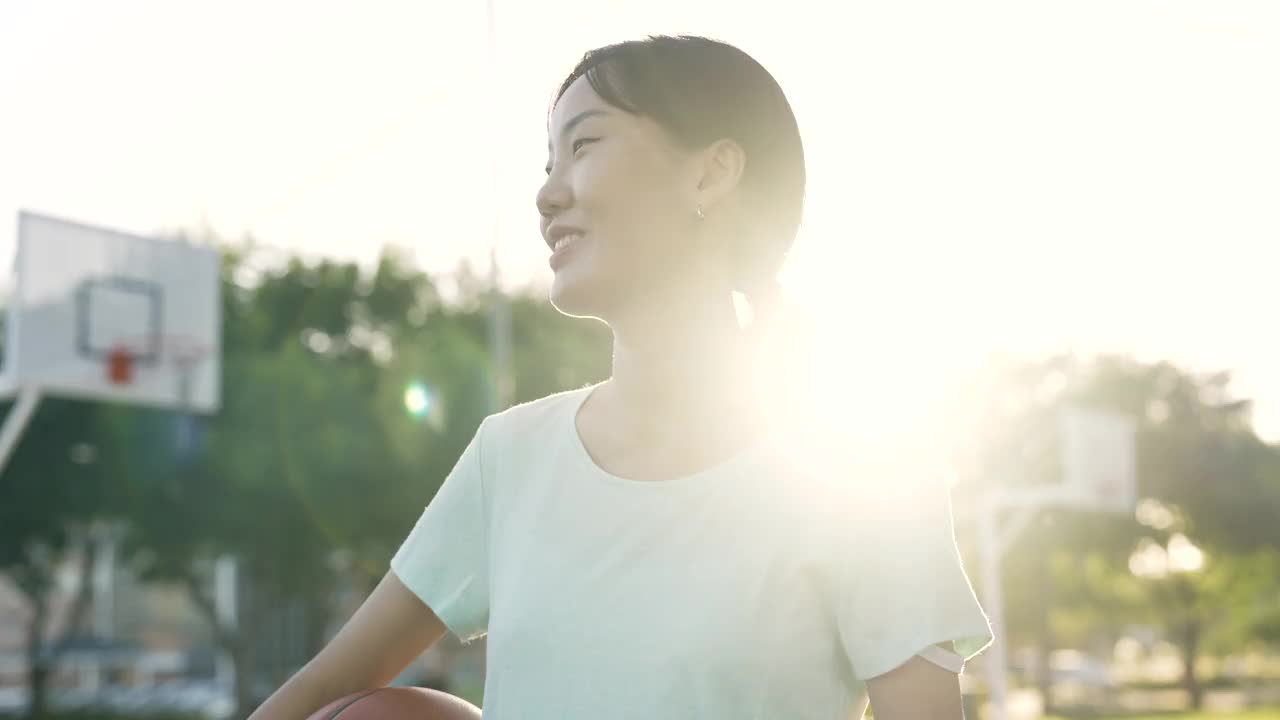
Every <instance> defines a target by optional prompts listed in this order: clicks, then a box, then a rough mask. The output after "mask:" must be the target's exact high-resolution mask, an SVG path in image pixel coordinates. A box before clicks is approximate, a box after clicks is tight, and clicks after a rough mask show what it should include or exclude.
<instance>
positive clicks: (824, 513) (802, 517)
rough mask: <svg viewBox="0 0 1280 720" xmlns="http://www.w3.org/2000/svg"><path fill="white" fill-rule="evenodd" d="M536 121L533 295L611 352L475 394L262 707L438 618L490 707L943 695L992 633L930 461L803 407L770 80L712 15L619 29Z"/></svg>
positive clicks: (818, 716)
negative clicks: (324, 634)
mask: <svg viewBox="0 0 1280 720" xmlns="http://www.w3.org/2000/svg"><path fill="white" fill-rule="evenodd" d="M548 132H549V144H548V150H549V161H548V164H547V168H546V170H547V179H546V182H545V183H544V185H543V186H542V188H541V190H540V192H539V193H538V195H537V207H538V211H539V213H540V215H541V228H542V235H543V237H544V239H545V240H546V243H547V245H548V247H549V249H551V251H552V255H551V257H550V264H551V267H552V268H553V271H554V276H555V277H554V284H553V286H552V289H551V302H552V303H553V304H554V305H555V307H556V308H557V309H558V310H559V311H560V312H562V313H564V314H566V315H571V316H575V317H590V318H597V319H599V320H602V321H603V322H605V323H607V324H608V325H609V327H610V328H611V329H612V331H613V336H614V352H613V372H612V375H611V377H610V378H609V379H608V380H606V381H604V382H602V383H599V384H596V385H592V386H590V387H586V388H581V389H578V390H573V391H569V392H565V393H560V394H556V395H553V396H550V397H546V398H543V399H541V400H537V401H534V402H530V403H526V404H524V405H520V406H517V407H514V408H511V409H509V410H506V411H504V412H501V413H498V414H495V415H493V416H490V417H488V418H486V419H485V421H484V422H483V423H482V424H481V426H480V428H479V430H478V431H477V433H476V435H475V437H474V438H473V440H472V441H471V444H470V445H469V446H468V447H467V449H466V451H465V452H464V453H463V455H462V457H461V458H460V459H459V461H458V463H457V465H456V467H455V468H454V469H453V471H452V473H451V474H450V475H449V477H448V478H447V479H446V480H445V482H444V484H443V486H442V487H441V489H440V490H439V492H438V493H437V494H436V496H435V497H434V498H433V499H432V500H431V502H430V504H429V505H428V506H427V508H426V510H425V512H424V513H423V515H422V516H421V519H420V520H419V521H418V523H417V525H416V527H415V528H414V530H413V532H412V533H411V534H410V535H409V537H408V538H407V539H406V540H405V542H404V544H403V546H402V547H401V548H400V550H399V552H398V553H396V555H395V557H394V559H393V560H392V562H391V570H390V572H388V574H387V575H386V577H385V578H384V579H383V581H382V582H381V583H380V584H379V586H378V587H377V589H376V590H375V591H374V592H373V594H372V595H371V596H370V598H369V599H368V600H367V601H366V603H365V604H364V605H363V606H362V607H361V608H360V610H359V611H358V612H357V613H356V615H355V616H354V617H353V618H352V619H351V621H350V622H349V623H348V624H347V626H346V627H344V628H343V630H342V631H341V632H340V633H339V634H338V636H337V637H335V638H334V640H333V641H332V642H331V643H330V645H329V646H328V647H326V648H325V650H324V651H323V652H322V653H320V655H319V656H317V657H316V658H315V659H314V660H313V661H312V662H311V663H309V664H308V665H307V666H306V668H304V669H303V670H302V671H300V672H299V673H298V674H297V676H295V677H294V678H292V679H291V680H290V681H289V682H288V683H287V684H286V685H285V686H284V687H283V688H281V689H280V690H279V691H278V692H277V693H276V694H275V695H274V696H272V697H271V699H269V700H268V701H267V702H266V703H265V704H264V705H263V706H262V708H260V709H259V710H258V712H257V713H255V715H254V718H280V719H282V720H283V719H284V718H302V717H305V716H306V715H307V714H308V713H309V712H311V711H312V710H314V709H316V708H318V707H320V706H321V705H323V704H324V703H325V702H327V701H328V700H331V699H334V698H336V697H339V696H341V695H343V694H346V693H349V692H354V691H356V690H359V689H363V688H368V687H376V686H379V685H382V684H385V683H387V682H389V681H390V680H391V679H392V678H393V677H395V676H396V675H397V674H398V672H399V671H400V670H401V669H402V668H403V667H404V666H405V665H406V664H407V663H409V662H410V661H411V660H412V659H413V658H415V657H417V656H418V655H419V654H420V653H421V652H423V651H424V650H425V649H426V648H427V647H428V646H430V645H431V644H432V643H433V642H434V641H435V640H437V639H438V638H439V637H441V636H442V635H443V634H444V633H445V632H446V630H447V631H452V632H454V633H455V634H456V635H458V636H459V637H460V638H463V639H470V638H475V637H478V636H480V635H485V634H487V636H488V647H487V674H486V683H485V700H484V714H485V717H486V718H497V719H498V720H504V719H506V718H536V719H539V720H541V719H544V718H545V719H547V720H551V719H555V720H586V719H587V718H591V719H592V720H595V719H597V718H637V719H640V718H643V719H645V720H650V719H652V718H700V719H702V720H719V719H723V720H743V719H744V718H770V719H772V718H778V719H788V720H808V719H812V720H845V719H846V718H850V717H860V716H861V714H862V712H863V710H864V709H865V701H863V700H862V698H863V697H864V692H863V690H864V689H865V690H866V691H867V693H868V694H869V696H870V702H871V703H872V705H873V707H874V708H875V712H876V717H877V718H878V720H901V719H905V718H912V719H915V718H940V719H941V718H960V717H961V716H962V711H961V698H960V690H959V683H958V679H957V675H958V673H959V672H960V669H961V667H962V665H963V662H964V660H965V659H966V658H967V657H969V656H971V655H972V654H974V653H976V652H977V651H979V650H980V649H981V648H982V647H984V646H985V645H986V643H987V642H988V641H989V639H990V631H989V626H988V623H987V620H986V618H985V616H984V615H983V613H982V610H981V609H980V608H979V606H978V604H977V602H976V600H975V598H974V595H973V592H972V589H971V588H970V586H969V583H968V580H967V578H966V577H965V575H964V572H963V570H962V569H961V567H960V563H959V558H958V555H957V552H956V548H955V541H954V539H953V535H952V529H951V516H950V508H949V504H948V500H947V495H946V490H945V488H944V485H943V484H942V483H941V482H937V483H936V484H932V483H930V481H929V480H928V479H924V480H923V481H922V478H924V475H922V474H921V475H917V474H916V473H915V472H914V471H909V470H907V468H908V467H916V466H917V465H919V466H924V465H927V463H920V464H917V463H904V462H903V458H902V457H888V458H886V457H885V455H886V453H885V452H884V450H883V448H880V449H874V448H866V447H859V446H857V445H856V444H855V443H853V442H852V441H851V440H849V439H847V438H842V437H841V433H840V429H839V428H838V427H835V428H833V427H826V428H821V427H816V426H815V424H814V423H806V422H804V417H805V414H804V413H805V410H804V408H805V403H806V402H812V399H805V400H804V401H803V402H797V398H796V397H795V395H796V393H795V387H796V384H795V383H793V382H791V381H792V380H794V379H795V373H796V372H798V366H796V365H794V364H792V363H791V362H790V361H789V359H788V358H790V357H791V355H792V354H791V353H788V352H779V350H787V349H789V345H788V343H789V335H788V331H789V327H788V324H787V323H786V322H784V318H785V317H786V316H785V314H784V313H783V312H782V304H781V303H782V300H781V296H780V293H779V290H778V285H777V281H776V275H777V273H778V270H779V267H780V265H781V263H782V261H783V259H784V257H785V256H786V254H787V252H788V250H789V249H790V247H791V244H792V242H793V240H794V238H795V235H796V231H797V228H798V226H799V223H800V218H801V209H802V205H803V197H804V186H805V164H804V153H803V149H802V145H801V141H800V134H799V130H798V128H797V124H796V120H795V117H794V116H793V114H792V111H791V108H790V105H789V104H788V102H787V100H786V98H785V96H784V95H783V92H782V90H781V89H780V88H779V87H778V84H777V83H776V82H775V81H774V79H773V77H772V76H771V75H770V74H769V73H768V72H767V71H766V70H765V69H764V68H763V67H761V66H760V65H759V64H758V63H757V62H756V61H755V60H753V59H752V58H751V57H750V56H748V55H747V54H746V53H744V52H742V51H741V50H739V49H737V48H734V47H732V46H730V45H727V44H724V43H721V42H717V41H713V40H709V39H706V38H700V37H690V36H680V37H650V38H647V39H644V40H638V41H633V42H626V43H621V44H618V45H612V46H608V47H604V48H600V49H598V50H593V51H591V52H588V53H587V54H586V55H585V57H584V58H583V60H582V61H581V62H580V63H579V64H578V66H577V67H576V68H574V70H573V72H572V73H570V75H569V77H568V78H566V79H565V80H564V82H563V84H562V85H561V86H560V88H559V92H558V93H556V96H555V101H554V103H553V106H552V111H551V114H550V118H549V121H548ZM735 291H737V292H740V293H742V294H743V295H744V296H745V297H746V298H747V299H748V301H749V303H750V308H751V310H752V312H753V314H754V316H755V318H754V320H753V321H752V322H751V323H750V325H749V326H748V327H746V328H743V327H740V324H739V322H738V318H737V315H736V313H735V307H734V302H733V297H732V294H733V293H734V292H735ZM823 416H824V417H832V416H834V415H833V414H831V413H823Z"/></svg>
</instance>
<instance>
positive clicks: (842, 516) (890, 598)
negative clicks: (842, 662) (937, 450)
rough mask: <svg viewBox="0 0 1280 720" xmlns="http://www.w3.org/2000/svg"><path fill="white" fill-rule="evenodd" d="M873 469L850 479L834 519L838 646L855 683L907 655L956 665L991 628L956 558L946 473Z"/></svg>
mask: <svg viewBox="0 0 1280 720" xmlns="http://www.w3.org/2000/svg"><path fill="white" fill-rule="evenodd" d="M907 464H908V465H910V464H911V463H907ZM881 469H882V473H881V474H879V475H878V477H873V478H866V477H863V478H858V479H855V480H854V482H856V483H858V485H860V486H861V487H860V489H858V490H857V491H855V492H851V493H849V494H847V495H845V496H844V497H843V501H842V502H840V503H839V506H840V512H838V513H837V514H836V515H837V516H836V518H835V521H836V522H837V524H838V528H837V531H836V534H835V537H836V538H837V539H838V540H837V541H838V542H839V543H840V544H841V547H840V548H838V549H837V551H836V555H837V557H839V558H841V561H840V562H839V563H838V567H837V569H836V570H837V578H838V583H839V584H838V587H839V597H838V600H837V610H836V614H837V624H838V628H839V632H840V640H841V643H842V644H843V646H844V650H845V652H846V654H847V656H848V658H849V662H850V665H851V666H852V668H853V671H854V674H855V675H856V676H857V677H858V678H859V679H860V680H866V679H868V678H873V677H876V676H877V675H882V674H884V673H886V672H888V671H890V670H893V669H894V668H896V667H898V666H900V665H902V664H903V663H905V662H906V661H907V660H909V659H911V657H913V656H915V655H919V656H921V657H923V658H925V659H926V660H929V661H931V662H933V663H934V664H936V665H939V666H941V667H944V668H947V669H949V670H952V671H953V672H959V671H960V670H961V669H962V668H963V664H964V661H965V660H967V659H969V658H970V657H972V656H974V655H976V654H977V653H979V652H981V651H982V650H983V649H985V648H986V647H987V645H989V644H990V642H991V639H992V634H991V626H990V624H989V622H988V620H987V617H986V614H985V613H984V612H983V611H982V608H981V606H980V605H979V604H978V601H977V598H976V597H975V595H974V592H973V588H972V586H971V585H970V583H969V579H968V577H967V576H966V575H965V571H964V568H963V567H962V565H961V561H960V554H959V551H958V549H957V547H956V541H955V533H954V529H953V525H952V517H951V501H950V494H949V492H948V490H947V487H946V484H945V475H942V474H941V473H926V472H924V471H923V470H921V469H920V468H916V469H915V470H912V471H906V470H903V469H902V468H901V467H900V466H899V467H898V469H896V470H895V469H894V466H892V465H890V466H888V468H887V469H885V468H881ZM895 476H896V477H895ZM891 483H892V484H891ZM951 648H954V649H951Z"/></svg>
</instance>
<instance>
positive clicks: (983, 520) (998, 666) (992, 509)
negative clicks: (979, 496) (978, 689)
mask: <svg viewBox="0 0 1280 720" xmlns="http://www.w3.org/2000/svg"><path fill="white" fill-rule="evenodd" d="M999 513H1000V505H999V502H998V500H997V498H996V497H994V496H988V497H987V498H985V499H984V500H983V503H982V508H981V510H980V512H979V513H978V535H979V538H978V542H979V551H980V553H981V556H982V590H983V593H984V597H983V600H984V602H985V604H986V609H987V616H988V617H989V618H990V620H991V633H992V635H994V636H995V639H994V640H993V641H992V643H991V648H990V650H988V651H987V658H986V666H987V686H988V687H987V700H988V702H989V704H990V707H991V712H990V714H989V715H988V716H987V717H988V720H1005V718H1006V717H1007V716H1006V714H1005V702H1006V700H1007V698H1008V694H1009V689H1008V686H1007V684H1006V678H1005V667H1006V665H1007V663H1008V658H1007V657H1006V650H1005V648H1006V645H1005V634H1004V586H1003V584H1002V583H1001V581H1000V580H1001V572H1000V555H1001V552H1000V536H999V532H998V531H999V522H1000V515H999Z"/></svg>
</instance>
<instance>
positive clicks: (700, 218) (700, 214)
mask: <svg viewBox="0 0 1280 720" xmlns="http://www.w3.org/2000/svg"><path fill="white" fill-rule="evenodd" d="M698 219H699V220H706V219H707V216H706V215H705V214H704V213H703V212H702V203H698Z"/></svg>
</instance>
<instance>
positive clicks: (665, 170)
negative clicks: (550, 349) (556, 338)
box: [537, 77, 710, 321]
mask: <svg viewBox="0 0 1280 720" xmlns="http://www.w3.org/2000/svg"><path fill="white" fill-rule="evenodd" d="M548 132H549V138H548V144H549V147H548V152H549V156H548V161H547V169H548V174H547V180H546V182H545V183H544V184H543V186H542V189H541V190H540V191H539V192H538V195H537V206H538V211H539V213H540V214H541V216H542V218H541V226H542V236H543V238H544V239H545V240H546V241H547V244H548V246H549V247H548V251H549V252H550V247H551V246H554V245H555V244H556V241H557V240H559V239H560V238H561V237H562V236H564V234H565V233H566V231H569V234H568V236H567V237H568V238H569V240H568V245H567V246H566V247H564V248H562V249H561V250H560V251H557V252H555V253H554V254H553V255H552V257H551V260H550V262H551V265H552V268H553V272H554V274H555V277H554V280H553V282H552V287H551V302H552V304H553V305H555V307H556V308H557V309H559V310H560V311H561V312H563V313H565V314H567V315H576V316H593V317H600V318H603V319H605V320H606V321H607V320H609V318H610V316H612V315H616V314H617V313H619V312H622V311H624V310H626V309H627V308H631V307H634V306H636V304H637V303H646V304H648V303H652V301H653V300H654V299H657V298H661V297H664V291H671V290H676V289H677V288H678V287H679V286H681V285H684V284H685V283H686V282H687V281H688V280H692V279H696V278H698V277H702V282H703V283H705V282H706V275H705V272H704V271H703V270H702V269H701V268H702V267H703V264H704V263H705V262H709V261H710V260H709V258H705V257H699V256H700V255H706V254H707V253H706V252H704V251H700V249H699V243H697V242H694V240H695V239H696V238H697V235H698V223H699V220H698V215H697V209H698V195H697V190H698V184H699V171H698V167H697V161H696V158H695V156H694V154H693V153H689V152H684V151H681V150H680V149H679V148H678V147H677V146H676V145H675V144H674V143H673V142H671V140H669V139H668V137H667V135H666V133H665V132H664V131H663V130H662V128H661V127H660V126H659V125H658V124H657V123H655V122H654V121H652V120H650V119H648V118H644V117H639V116H636V115H631V114H628V113H626V112H624V111H622V110H619V109H618V108H615V107H613V106H611V105H608V104H607V103H605V102H604V101H603V100H602V99H601V98H600V96H599V95H597V94H596V92H595V90H594V89H593V88H592V87H591V85H590V83H589V82H588V81H587V79H586V78H585V77H581V78H578V79H577V80H576V81H575V82H574V83H573V84H572V85H570V86H569V89H568V90H566V91H565V93H564V95H562V96H561V98H560V100H559V102H558V103H557V104H556V106H555V109H554V110H553V111H552V114H551V121H550V126H549V128H548ZM667 295H670V293H667Z"/></svg>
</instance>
